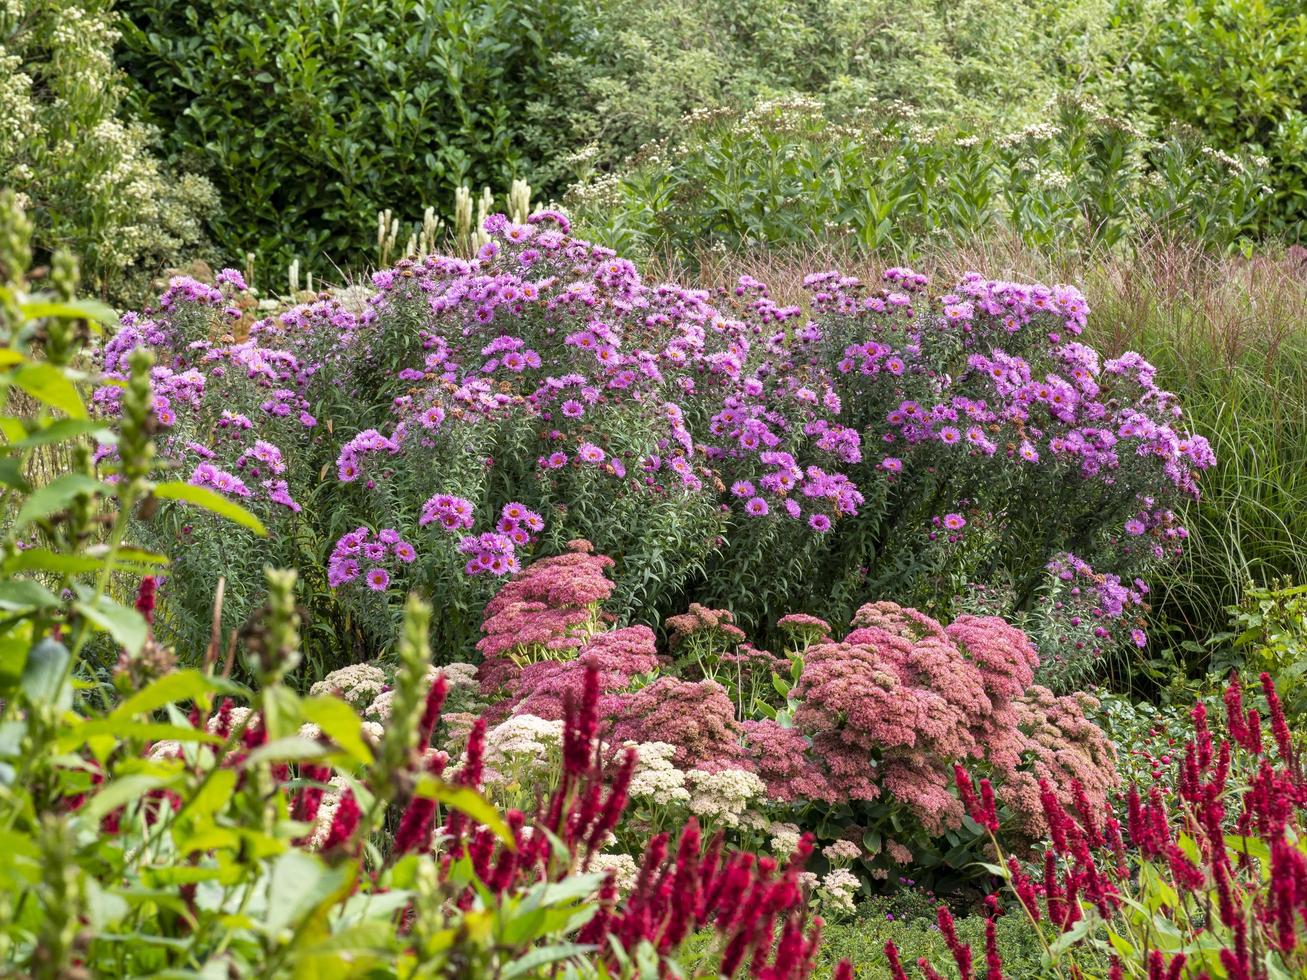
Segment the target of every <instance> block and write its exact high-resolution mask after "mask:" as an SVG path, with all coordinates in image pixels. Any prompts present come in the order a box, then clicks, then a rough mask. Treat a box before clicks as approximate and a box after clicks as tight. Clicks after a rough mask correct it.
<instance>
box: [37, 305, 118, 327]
mask: <svg viewBox="0 0 1307 980" xmlns="http://www.w3.org/2000/svg"><path fill="white" fill-rule="evenodd" d="M18 309H19V311H20V312H21V313H22V314H23V316H25V317H26V318H27V319H29V320H43V319H45V318H46V317H52V316H57V317H63V318H64V319H67V320H88V321H90V322H91V323H102V324H104V325H105V326H109V327H116V326H117V325H118V314H117V313H116V312H114V309H113V307H112V306H109V305H108V304H105V303H101V302H100V301H99V300H94V299H74V300H65V301H62V302H54V301H51V300H32V301H31V302H28V303H19V304H18ZM95 332H96V333H101V332H102V331H100V330H98V329H97V330H96V331H95Z"/></svg>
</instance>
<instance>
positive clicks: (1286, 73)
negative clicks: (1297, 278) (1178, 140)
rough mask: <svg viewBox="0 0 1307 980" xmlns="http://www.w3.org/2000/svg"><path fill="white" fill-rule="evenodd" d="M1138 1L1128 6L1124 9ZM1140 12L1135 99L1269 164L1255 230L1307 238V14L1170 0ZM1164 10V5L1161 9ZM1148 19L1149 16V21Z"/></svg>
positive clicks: (1246, 0) (1262, 2) (1215, 0)
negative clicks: (1267, 201) (1270, 199)
mask: <svg viewBox="0 0 1307 980" xmlns="http://www.w3.org/2000/svg"><path fill="white" fill-rule="evenodd" d="M1136 5H1138V0H1125V2H1124V4H1123V6H1124V7H1125V8H1126V9H1130V8H1132V7H1135V6H1136ZM1142 6H1143V7H1144V9H1143V10H1142V11H1136V12H1135V14H1134V15H1135V16H1138V17H1139V23H1140V25H1141V27H1143V36H1142V38H1141V43H1140V45H1139V51H1140V54H1141V55H1142V57H1141V58H1140V60H1139V63H1138V64H1137V65H1136V66H1135V67H1134V68H1133V74H1134V76H1135V82H1136V84H1135V85H1134V86H1132V87H1131V88H1132V94H1133V96H1134V98H1136V99H1138V100H1139V101H1140V102H1141V103H1142V107H1143V108H1144V110H1145V111H1149V112H1151V113H1153V114H1154V115H1155V116H1156V117H1157V118H1158V119H1159V121H1160V122H1162V123H1163V124H1171V123H1181V124H1186V125H1189V126H1192V127H1194V128H1195V129H1197V130H1198V132H1200V133H1201V134H1202V137H1203V139H1204V140H1206V141H1208V142H1210V143H1211V144H1212V145H1213V146H1214V147H1216V148H1217V149H1219V150H1223V151H1225V152H1227V153H1248V152H1254V153H1259V154H1262V155H1264V156H1265V157H1266V158H1267V161H1268V163H1267V166H1268V174H1267V179H1266V182H1267V184H1269V185H1270V190H1271V193H1272V195H1273V196H1274V206H1273V207H1272V208H1271V209H1270V211H1269V212H1268V213H1267V215H1266V216H1265V218H1264V219H1263V223H1262V226H1261V230H1262V231H1264V232H1269V233H1272V234H1276V235H1281V236H1284V237H1287V238H1289V239H1291V240H1299V239H1302V238H1303V236H1304V234H1307V103H1305V102H1304V101H1303V93H1304V92H1305V91H1307V12H1304V10H1303V7H1302V4H1301V3H1300V2H1299V0H1167V2H1164V3H1162V4H1160V5H1158V4H1155V3H1147V2H1145V3H1144V4H1143V5H1142ZM1159 7H1160V9H1159ZM1150 13H1152V15H1153V16H1151V17H1150V16H1149V14H1150Z"/></svg>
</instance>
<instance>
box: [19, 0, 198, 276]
mask: <svg viewBox="0 0 1307 980" xmlns="http://www.w3.org/2000/svg"><path fill="white" fill-rule="evenodd" d="M111 7H112V3H111V0H90V2H85V0H13V2H10V3H6V4H5V5H4V6H3V7H0V186H7V187H12V188H14V189H15V190H16V191H18V192H19V193H20V194H21V195H22V197H23V199H24V200H25V202H26V205H27V209H28V211H29V213H30V214H31V216H32V219H33V221H34V223H35V237H34V243H35V246H36V250H37V256H36V258H37V260H38V262H40V263H45V262H48V261H49V260H50V258H51V256H52V255H53V254H54V253H55V252H56V251H57V250H59V249H71V250H73V251H75V252H77V253H79V254H80V255H81V256H82V259H83V262H84V265H85V271H86V274H87V276H88V278H89V279H90V280H91V282H92V283H93V284H94V286H95V288H96V289H97V291H100V292H101V293H103V294H105V295H108V296H112V297H114V298H118V299H128V300H138V299H140V298H141V297H142V296H143V295H144V293H143V292H142V291H141V288H140V287H141V286H143V285H144V284H145V283H146V282H147V281H148V278H149V277H150V276H151V275H153V274H155V273H157V272H158V271H159V270H160V269H161V268H163V267H164V266H165V265H169V264H175V263H176V262H178V261H179V260H180V257H181V255H182V253H183V251H190V250H193V249H194V248H195V247H196V246H197V244H198V243H200V241H201V238H202V233H201V224H200V222H201V219H202V217H204V212H206V211H209V210H211V209H212V208H213V207H214V206H215V205H216V203H217V198H216V196H215V194H214V192H213V188H212V186H211V185H210V184H209V183H208V182H207V181H205V180H203V179H201V178H198V177H195V176H193V175H191V174H188V173H186V174H174V173H170V172H169V171H167V170H166V169H165V168H163V167H162V166H161V165H160V163H159V161H158V160H157V159H156V158H155V156H154V155H153V147H152V144H153V141H154V134H153V133H152V131H151V130H150V128H149V127H147V126H144V125H142V124H141V123H139V122H131V121H129V120H127V119H125V118H123V116H122V113H121V111H120V110H121V103H122V99H123V83H122V77H121V73H120V72H119V71H118V70H117V69H116V68H115V67H114V63H113V47H114V44H115V42H116V40H117V38H118V32H117V30H116V29H115V27H114V18H113V16H112V14H111Z"/></svg>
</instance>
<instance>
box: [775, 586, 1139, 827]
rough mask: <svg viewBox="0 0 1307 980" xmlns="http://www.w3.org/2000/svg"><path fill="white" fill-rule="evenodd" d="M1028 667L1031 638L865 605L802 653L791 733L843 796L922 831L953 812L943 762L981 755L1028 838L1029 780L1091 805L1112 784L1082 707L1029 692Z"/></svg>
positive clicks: (1109, 757)
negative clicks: (898, 809) (1077, 788)
mask: <svg viewBox="0 0 1307 980" xmlns="http://www.w3.org/2000/svg"><path fill="white" fill-rule="evenodd" d="M1037 664H1038V657H1037V656H1036V654H1035V651H1034V648H1033V647H1032V646H1031V645H1030V641H1029V640H1028V639H1027V638H1026V636H1025V635H1024V634H1023V633H1021V631H1020V630H1017V629H1015V628H1013V627H1011V626H1009V625H1008V624H1006V623H1004V622H1003V621H1002V620H1001V619H997V618H993V617H977V616H963V617H960V618H959V619H958V620H957V621H956V622H954V623H953V624H951V625H950V626H949V627H947V628H945V627H943V626H941V625H940V624H939V623H938V622H936V621H935V620H933V619H931V618H930V617H928V616H926V615H924V614H922V613H920V612H917V611H916V610H912V609H903V608H901V607H899V606H896V605H894V604H893V603H885V602H882V603H875V604H872V605H868V606H864V607H863V608H862V609H861V610H859V612H858V615H857V617H856V618H855V620H854V629H853V631H852V632H850V633H849V634H848V636H846V637H845V638H844V639H843V640H842V641H834V640H827V641H824V642H820V643H817V644H814V645H812V646H809V647H808V648H807V650H806V652H805V654H804V668H803V673H802V676H801V678H800V681H799V684H798V685H797V687H796V688H795V691H794V693H793V696H794V697H795V698H797V699H798V700H799V702H800V707H799V708H798V710H797V711H796V712H795V716H794V720H795V725H796V727H797V728H799V729H800V730H801V731H803V732H805V733H806V734H808V735H809V736H810V738H811V740H812V750H813V753H814V755H815V757H816V758H817V759H818V760H819V762H820V763H821V765H822V767H823V768H824V770H825V771H826V773H827V778H828V780H829V782H830V784H831V785H833V786H835V787H837V788H838V789H839V791H840V792H841V793H842V794H844V795H847V796H848V797H851V798H853V799H866V800H871V799H877V798H880V797H881V796H882V795H883V794H888V795H890V796H892V797H893V798H894V799H895V800H896V801H898V802H899V803H900V804H903V805H904V806H906V807H907V808H908V809H909V810H910V811H911V812H913V813H914V814H915V815H916V816H917V817H918V818H919V819H920V821H921V823H922V825H923V826H924V827H925V828H926V830H927V831H928V832H930V833H931V834H938V833H942V832H943V831H944V830H945V829H948V828H950V827H956V826H958V825H959V823H960V822H961V819H962V816H963V807H962V804H961V803H960V802H959V800H958V799H957V797H956V796H955V795H954V794H953V791H952V784H953V774H952V766H953V764H954V763H955V762H959V761H962V760H967V759H982V760H984V761H985V762H987V763H988V764H989V765H990V766H991V767H992V770H993V771H994V772H995V773H996V774H998V775H999V776H1000V777H1001V778H1002V779H1003V780H1004V782H1005V784H1008V785H1010V786H1011V788H1012V793H1011V794H1010V799H1009V804H1010V806H1011V807H1012V810H1013V813H1014V815H1015V820H1014V824H1015V827H1016V829H1018V830H1019V831H1020V832H1021V833H1023V834H1026V835H1029V836H1032V837H1033V836H1036V835H1037V834H1038V832H1039V831H1040V829H1041V826H1040V822H1041V819H1042V817H1041V808H1040V805H1039V800H1038V795H1037V793H1035V794H1034V796H1033V797H1032V796H1031V789H1032V788H1034V787H1036V786H1037V783H1038V779H1039V778H1041V777H1042V778H1045V779H1047V780H1048V781H1049V782H1050V783H1052V784H1053V785H1056V786H1058V787H1062V788H1065V787H1069V786H1070V783H1071V780H1072V779H1079V781H1080V783H1081V784H1082V785H1083V786H1085V787H1086V788H1087V791H1088V792H1090V793H1091V795H1092V796H1093V798H1095V799H1097V800H1099V801H1100V802H1101V800H1102V799H1104V798H1105V796H1106V793H1107V792H1108V790H1109V789H1110V787H1111V786H1112V785H1114V784H1115V781H1116V772H1115V766H1114V757H1113V752H1112V749H1111V745H1110V743H1109V742H1108V741H1107V739H1106V737H1105V736H1103V734H1102V732H1101V731H1099V730H1098V729H1097V728H1096V727H1095V726H1093V725H1092V724H1091V723H1090V722H1088V721H1087V720H1086V719H1085V716H1084V711H1083V705H1082V704H1081V703H1080V702H1079V701H1077V700H1076V699H1072V698H1056V697H1054V696H1053V695H1052V694H1051V693H1050V692H1048V691H1046V690H1045V689H1043V688H1040V687H1031V682H1032V680H1033V672H1034V668H1035V667H1036V666H1037ZM1032 773H1038V775H1032Z"/></svg>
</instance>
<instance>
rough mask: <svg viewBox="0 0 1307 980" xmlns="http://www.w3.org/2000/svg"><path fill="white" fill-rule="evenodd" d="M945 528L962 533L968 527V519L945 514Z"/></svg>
mask: <svg viewBox="0 0 1307 980" xmlns="http://www.w3.org/2000/svg"><path fill="white" fill-rule="evenodd" d="M944 526H945V527H946V528H948V529H949V530H950V531H961V530H962V529H963V528H964V527H966V526H967V519H966V518H965V517H963V516H962V515H961V514H945V515H944Z"/></svg>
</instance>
